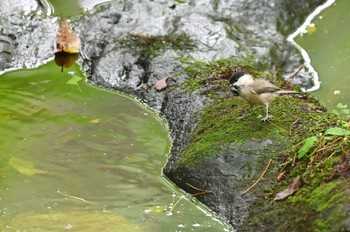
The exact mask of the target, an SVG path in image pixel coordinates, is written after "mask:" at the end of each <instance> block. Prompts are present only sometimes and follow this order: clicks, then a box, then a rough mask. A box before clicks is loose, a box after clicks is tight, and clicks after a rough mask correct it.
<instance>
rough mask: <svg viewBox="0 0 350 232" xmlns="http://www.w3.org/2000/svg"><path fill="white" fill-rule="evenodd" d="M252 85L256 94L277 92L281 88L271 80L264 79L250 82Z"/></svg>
mask: <svg viewBox="0 0 350 232" xmlns="http://www.w3.org/2000/svg"><path fill="white" fill-rule="evenodd" d="M250 86H251V89H252V92H253V93H254V94H262V93H275V92H277V91H279V90H281V89H280V88H278V87H277V86H275V85H273V84H271V83H270V82H268V81H266V80H264V79H258V80H255V81H254V82H253V83H251V84H250Z"/></svg>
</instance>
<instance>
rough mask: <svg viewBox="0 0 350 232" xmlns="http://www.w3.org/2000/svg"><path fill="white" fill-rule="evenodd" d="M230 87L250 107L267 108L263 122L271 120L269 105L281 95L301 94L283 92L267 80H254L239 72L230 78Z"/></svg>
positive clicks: (246, 114) (288, 91)
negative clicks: (263, 106)
mask: <svg viewBox="0 0 350 232" xmlns="http://www.w3.org/2000/svg"><path fill="white" fill-rule="evenodd" d="M230 87H231V90H232V91H233V92H234V93H238V94H239V95H240V96H241V97H242V98H244V99H245V100H246V101H247V102H248V103H249V105H250V108H249V110H250V109H251V108H252V106H253V105H256V104H260V105H265V106H266V116H265V117H264V118H263V119H262V121H266V120H267V119H268V118H269V104H270V103H271V101H272V100H273V99H274V98H275V97H276V96H278V95H279V94H292V93H299V92H296V91H290V90H283V89H280V88H278V87H276V86H275V85H273V84H271V83H270V82H268V81H267V80H265V79H254V78H253V77H252V76H251V75H249V74H247V73H245V72H242V71H238V72H235V73H234V74H233V75H232V76H231V77H230ZM248 115H249V114H248V113H247V112H245V114H244V115H243V116H241V117H240V118H244V117H246V116H248Z"/></svg>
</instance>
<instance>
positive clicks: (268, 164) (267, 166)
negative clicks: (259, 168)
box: [241, 159, 272, 196]
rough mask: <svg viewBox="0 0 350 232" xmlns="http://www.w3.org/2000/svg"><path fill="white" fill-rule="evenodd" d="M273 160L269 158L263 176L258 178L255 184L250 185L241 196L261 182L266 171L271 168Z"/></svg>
mask: <svg viewBox="0 0 350 232" xmlns="http://www.w3.org/2000/svg"><path fill="white" fill-rule="evenodd" d="M271 162H272V159H270V160H269V162H268V163H267V165H266V167H265V170H264V171H263V173H262V174H261V176H260V177H259V179H257V180H256V181H255V182H254V184H252V186H250V187H249V188H248V189H247V190H245V191H244V192H243V193H242V194H241V196H243V195H244V194H246V193H247V192H249V191H250V190H251V189H252V188H254V186H255V185H256V184H257V183H259V181H260V180H261V179H262V178H263V177H264V175H265V173H266V172H267V169H268V168H269V166H270V164H271Z"/></svg>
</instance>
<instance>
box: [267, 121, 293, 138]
mask: <svg viewBox="0 0 350 232" xmlns="http://www.w3.org/2000/svg"><path fill="white" fill-rule="evenodd" d="M268 122H269V123H270V124H271V125H272V126H274V127H276V128H277V129H280V130H282V131H284V132H286V133H287V134H288V135H292V132H290V131H287V130H286V129H284V128H282V127H280V126H278V125H277V124H275V123H273V122H271V121H270V120H268Z"/></svg>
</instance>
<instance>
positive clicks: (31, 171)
mask: <svg viewBox="0 0 350 232" xmlns="http://www.w3.org/2000/svg"><path fill="white" fill-rule="evenodd" d="M9 165H11V166H12V167H13V168H14V169H16V170H17V171H18V172H19V173H21V174H22V175H25V176H33V175H36V174H47V172H46V171H43V170H39V169H36V168H35V167H34V164H33V163H31V162H29V161H26V160H24V159H21V158H19V157H11V158H10V160H9Z"/></svg>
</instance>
